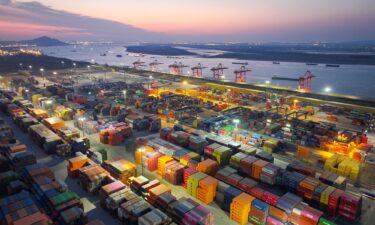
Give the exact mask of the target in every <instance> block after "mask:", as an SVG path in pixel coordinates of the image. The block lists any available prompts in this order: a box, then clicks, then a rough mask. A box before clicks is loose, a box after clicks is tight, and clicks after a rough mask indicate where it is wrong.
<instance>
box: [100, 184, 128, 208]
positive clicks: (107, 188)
mask: <svg viewBox="0 0 375 225" xmlns="http://www.w3.org/2000/svg"><path fill="white" fill-rule="evenodd" d="M125 188H126V186H125V184H123V183H122V182H121V181H114V182H112V183H110V184H107V185H104V186H102V187H101V188H100V191H99V199H100V205H101V206H102V207H104V208H106V207H107V205H106V199H107V198H108V197H109V195H111V194H113V193H115V192H118V191H120V190H123V189H125Z"/></svg>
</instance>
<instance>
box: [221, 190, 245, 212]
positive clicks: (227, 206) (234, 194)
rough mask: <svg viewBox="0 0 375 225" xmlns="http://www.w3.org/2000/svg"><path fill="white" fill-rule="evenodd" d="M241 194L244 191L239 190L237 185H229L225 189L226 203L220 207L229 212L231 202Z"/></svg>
mask: <svg viewBox="0 0 375 225" xmlns="http://www.w3.org/2000/svg"><path fill="white" fill-rule="evenodd" d="M240 194H242V191H240V190H238V189H237V188H235V187H232V186H229V187H228V188H226V189H225V191H224V203H223V204H221V205H220V207H221V208H222V209H224V210H225V211H227V212H229V211H230V204H231V203H232V201H233V199H234V198H235V197H237V196H238V195H240Z"/></svg>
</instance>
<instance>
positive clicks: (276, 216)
mask: <svg viewBox="0 0 375 225" xmlns="http://www.w3.org/2000/svg"><path fill="white" fill-rule="evenodd" d="M287 221H288V214H287V213H286V212H285V211H283V210H281V209H279V208H277V207H275V206H270V210H269V213H268V217H267V224H273V225H282V224H285V223H286V222H287Z"/></svg>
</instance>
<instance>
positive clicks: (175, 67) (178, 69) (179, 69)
mask: <svg viewBox="0 0 375 225" xmlns="http://www.w3.org/2000/svg"><path fill="white" fill-rule="evenodd" d="M184 67H189V66H188V65H184V64H182V62H179V63H177V62H174V63H173V64H171V65H169V71H170V73H171V74H175V75H182V74H183V72H184V71H183V69H184Z"/></svg>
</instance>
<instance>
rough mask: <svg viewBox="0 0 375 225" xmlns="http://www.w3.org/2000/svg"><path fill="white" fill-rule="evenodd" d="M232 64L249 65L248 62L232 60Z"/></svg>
mask: <svg viewBox="0 0 375 225" xmlns="http://www.w3.org/2000/svg"><path fill="white" fill-rule="evenodd" d="M232 64H235V65H249V63H248V62H232Z"/></svg>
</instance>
